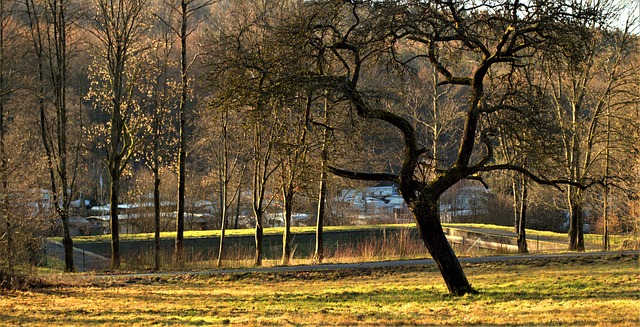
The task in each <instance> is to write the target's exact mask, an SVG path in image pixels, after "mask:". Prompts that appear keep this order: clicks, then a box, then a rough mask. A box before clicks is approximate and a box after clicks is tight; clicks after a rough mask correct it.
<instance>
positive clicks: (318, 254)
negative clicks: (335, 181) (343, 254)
mask: <svg viewBox="0 0 640 327" xmlns="http://www.w3.org/2000/svg"><path fill="white" fill-rule="evenodd" d="M327 95H328V93H327V92H325V98H324V123H325V126H324V129H323V130H322V148H321V150H320V191H319V192H318V212H317V215H318V216H317V217H316V249H315V252H314V254H313V261H314V262H317V263H322V260H323V259H324V244H323V240H322V229H323V227H324V218H325V215H326V205H327V203H326V202H327V200H326V199H327V161H328V160H329V148H328V146H329V130H328V128H329V112H328V111H329V100H328V99H327Z"/></svg>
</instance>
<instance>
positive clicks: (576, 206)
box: [568, 186, 585, 252]
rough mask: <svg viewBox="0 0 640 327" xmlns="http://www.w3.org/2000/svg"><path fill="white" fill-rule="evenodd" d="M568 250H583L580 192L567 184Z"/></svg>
mask: <svg viewBox="0 0 640 327" xmlns="http://www.w3.org/2000/svg"><path fill="white" fill-rule="evenodd" d="M568 196H569V251H578V252H584V250H585V248H584V232H583V219H584V217H583V214H582V202H581V200H582V199H581V196H582V192H581V191H580V189H578V188H577V187H574V186H569V195H568Z"/></svg>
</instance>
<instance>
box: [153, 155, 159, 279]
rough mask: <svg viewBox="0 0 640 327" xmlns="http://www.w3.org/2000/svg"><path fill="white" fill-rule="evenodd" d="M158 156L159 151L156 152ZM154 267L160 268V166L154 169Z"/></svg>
mask: <svg viewBox="0 0 640 327" xmlns="http://www.w3.org/2000/svg"><path fill="white" fill-rule="evenodd" d="M156 158H157V153H156ZM153 222H154V229H153V230H154V233H153V254H154V256H153V258H154V260H153V268H154V269H155V270H159V269H160V173H159V171H158V166H157V163H156V166H155V167H154V169H153Z"/></svg>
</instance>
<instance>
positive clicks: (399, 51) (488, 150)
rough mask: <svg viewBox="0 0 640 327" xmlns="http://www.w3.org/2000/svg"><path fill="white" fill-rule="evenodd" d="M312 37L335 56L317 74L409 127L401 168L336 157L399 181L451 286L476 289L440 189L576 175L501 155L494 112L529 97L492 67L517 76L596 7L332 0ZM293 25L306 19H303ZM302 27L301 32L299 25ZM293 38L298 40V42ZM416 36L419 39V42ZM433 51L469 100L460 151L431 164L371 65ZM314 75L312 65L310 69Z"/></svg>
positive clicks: (359, 106) (320, 8) (321, 8)
mask: <svg viewBox="0 0 640 327" xmlns="http://www.w3.org/2000/svg"><path fill="white" fill-rule="evenodd" d="M306 10H307V12H308V13H310V14H309V15H308V16H307V17H311V18H308V19H307V20H306V21H305V23H304V24H305V26H306V28H307V29H306V31H305V32H306V33H307V34H306V35H305V36H306V37H307V38H308V39H309V40H310V43H311V45H312V46H313V49H314V52H315V54H316V56H317V58H318V61H322V62H324V63H333V65H332V68H331V69H325V72H324V74H322V75H321V76H315V77H314V76H312V77H310V80H314V81H315V82H317V83H318V84H322V85H325V86H327V85H328V86H331V87H332V88H333V89H334V90H336V91H339V92H341V93H342V94H343V96H344V98H345V100H346V101H348V102H349V103H350V104H351V106H352V108H353V110H354V112H355V113H356V114H357V115H358V116H360V117H362V118H364V119H366V120H379V121H383V122H386V123H388V124H390V125H391V126H393V127H394V128H395V129H396V130H397V131H398V132H399V133H400V134H401V136H402V146H403V148H404V155H403V157H402V158H401V160H400V161H399V162H398V166H399V167H400V168H399V172H398V173H387V172H382V173H378V172H359V171H354V170H349V169H341V168H336V167H332V168H331V170H332V171H333V172H334V173H335V174H338V175H340V176H344V177H348V178H352V179H361V180H372V181H373V180H375V181H382V180H386V181H392V182H395V183H398V184H399V189H400V192H401V193H402V196H403V197H404V199H405V202H406V203H407V205H408V206H409V209H410V210H411V211H412V212H413V215H414V216H415V219H416V222H417V225H418V229H419V232H420V235H421V237H422V239H423V241H424V243H425V245H426V247H427V249H428V250H429V252H430V253H431V255H432V257H433V258H434V259H435V261H436V263H437V265H438V267H439V269H440V271H441V273H442V275H443V277H444V280H445V283H446V284H447V287H448V288H449V291H450V292H451V293H452V294H457V295H461V294H465V293H471V292H475V291H474V289H473V288H472V287H471V285H470V283H469V282H468V280H467V278H466V276H465V274H464V272H463V270H462V268H461V266H460V264H459V262H458V260H457V258H456V256H455V254H454V252H453V250H452V248H451V246H450V245H449V243H448V242H447V239H446V237H445V235H444V232H443V230H442V226H441V223H440V219H439V206H438V199H439V197H440V195H441V194H442V193H444V192H445V191H446V190H447V189H449V188H450V187H451V186H453V185H454V184H455V183H457V182H459V181H461V180H463V179H469V178H471V179H477V178H479V177H480V174H481V173H483V172H487V171H494V170H513V171H517V172H519V173H522V174H524V175H526V176H527V177H528V178H530V179H532V180H534V181H536V182H538V183H544V184H556V183H562V182H565V183H569V184H573V185H576V186H578V187H584V186H582V185H580V183H578V182H577V181H576V180H572V179H570V178H557V179H553V180H552V179H550V178H544V177H542V176H540V175H539V174H536V173H535V172H534V171H530V170H528V169H525V168H524V167H523V166H520V165H517V164H516V163H512V162H496V158H495V157H494V150H495V149H494V148H495V147H496V142H495V136H494V135H495V133H496V132H497V131H496V130H495V129H493V128H489V123H488V119H489V118H490V117H491V116H493V115H496V114H497V113H499V112H501V111H513V112H520V113H521V114H523V115H524V114H526V113H527V111H529V112H530V109H531V108H529V106H527V103H524V102H523V101H522V99H520V98H519V97H518V93H517V92H516V93H512V92H510V91H511V90H508V89H507V90H504V91H503V92H497V91H496V92H494V91H493V89H491V79H490V78H489V76H490V74H498V73H500V74H502V79H503V80H504V79H510V78H515V77H518V76H519V74H520V75H521V74H523V72H522V71H521V69H520V68H521V67H526V66H527V64H528V58H530V56H531V55H532V53H534V52H535V51H544V50H546V49H550V48H551V47H560V46H561V45H562V44H560V40H561V38H562V33H565V32H568V31H570V30H572V28H573V27H574V23H575V22H582V21H597V19H598V18H599V17H598V13H597V12H596V11H594V10H592V8H589V7H588V6H586V5H580V4H576V3H575V2H564V1H560V2H558V1H553V2H552V1H538V2H535V3H529V2H520V1H474V2H468V1H453V0H450V1H429V2H421V1H416V2H408V3H404V2H402V3H388V2H385V3H379V2H376V1H348V2H343V1H328V2H322V3H318V4H317V5H316V6H315V7H314V6H308V7H307V8H306ZM295 30H297V31H300V30H302V28H301V27H300V26H299V25H298V28H296V29H295ZM297 33H299V32H297ZM293 43H295V42H293ZM416 45H421V46H420V47H417V46H416ZM445 50H449V51H458V52H460V53H462V54H463V56H462V57H463V58H466V59H467V60H469V61H471V62H472V63H473V65H472V66H470V67H463V68H464V69H461V68H460V67H459V66H456V63H455V62H450V61H444V60H443V57H441V56H440V55H439V53H441V52H442V51H445ZM421 58H427V60H428V62H429V63H430V64H431V65H433V67H435V69H436V70H437V71H438V73H439V75H440V76H441V78H442V79H441V81H440V82H439V85H459V86H463V87H465V88H466V93H465V95H464V96H465V97H466V100H467V102H466V103H467V104H466V105H465V107H464V108H462V109H461V110H462V111H463V112H464V119H463V120H461V123H462V128H461V130H462V132H461V133H460V134H459V135H458V136H457V137H458V138H457V143H458V148H457V151H456V153H455V158H454V160H452V161H451V162H450V163H449V164H447V165H442V166H436V165H433V164H431V163H430V162H432V159H433V158H430V156H429V153H430V152H431V151H430V150H429V149H428V148H425V147H424V146H423V145H422V143H421V140H420V139H419V138H418V135H417V133H416V128H415V122H414V121H412V120H411V119H410V118H408V117H407V115H405V114H404V113H402V111H400V110H390V109H385V108H384V107H383V106H381V105H380V102H381V101H380V98H381V97H383V98H384V95H382V96H380V95H378V96H377V97H373V96H372V95H373V94H375V93H374V92H373V91H374V90H373V89H372V88H371V83H370V82H369V81H368V79H371V78H372V77H373V76H374V74H373V73H372V71H371V70H370V69H371V67H372V64H373V63H374V62H375V61H380V60H390V61H391V62H394V63H398V64H399V66H400V67H407V65H408V64H410V63H411V62H414V61H418V60H420V59H421ZM309 75H311V74H309Z"/></svg>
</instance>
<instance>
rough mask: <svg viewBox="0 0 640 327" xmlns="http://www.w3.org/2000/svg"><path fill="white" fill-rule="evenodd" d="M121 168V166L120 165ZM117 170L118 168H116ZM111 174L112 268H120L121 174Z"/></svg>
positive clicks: (111, 172)
mask: <svg viewBox="0 0 640 327" xmlns="http://www.w3.org/2000/svg"><path fill="white" fill-rule="evenodd" d="M118 166H119V164H118ZM116 169H117V168H116ZM110 174H111V188H110V194H109V205H110V208H111V210H110V213H109V218H110V220H111V268H112V269H118V268H120V261H121V259H120V222H119V221H118V201H119V199H118V195H119V192H120V174H119V173H117V172H114V171H112V169H110Z"/></svg>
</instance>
